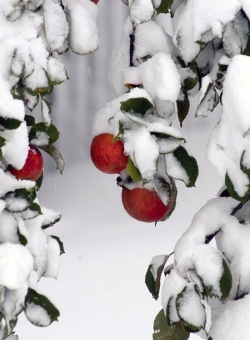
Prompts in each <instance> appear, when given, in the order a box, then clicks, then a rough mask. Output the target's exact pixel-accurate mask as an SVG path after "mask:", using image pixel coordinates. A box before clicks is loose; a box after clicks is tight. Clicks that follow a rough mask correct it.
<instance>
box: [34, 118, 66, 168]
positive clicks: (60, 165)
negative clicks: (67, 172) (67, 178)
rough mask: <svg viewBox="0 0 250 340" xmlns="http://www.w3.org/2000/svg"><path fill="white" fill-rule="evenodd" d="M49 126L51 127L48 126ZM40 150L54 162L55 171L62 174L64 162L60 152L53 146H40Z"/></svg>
mask: <svg viewBox="0 0 250 340" xmlns="http://www.w3.org/2000/svg"><path fill="white" fill-rule="evenodd" d="M50 126H51V125H50ZM40 148H41V149H42V150H44V151H45V152H47V153H48V154H49V155H50V156H51V157H52V158H53V159H54V161H55V162H56V165H57V169H58V170H59V171H60V173H61V174H62V173H63V169H64V167H65V162H64V160H63V157H62V155H61V153H60V151H59V150H58V149H57V148H56V147H55V146H54V145H42V146H40Z"/></svg>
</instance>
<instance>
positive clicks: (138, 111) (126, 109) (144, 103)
mask: <svg viewBox="0 0 250 340" xmlns="http://www.w3.org/2000/svg"><path fill="white" fill-rule="evenodd" d="M152 107H153V104H152V103H151V102H150V101H149V100H148V99H146V98H143V97H142V98H130V99H128V100H126V101H125V102H121V108H120V109H121V111H122V112H123V113H124V114H125V113H130V114H133V115H138V116H144V115H145V114H146V112H147V111H148V110H149V109H151V108H152Z"/></svg>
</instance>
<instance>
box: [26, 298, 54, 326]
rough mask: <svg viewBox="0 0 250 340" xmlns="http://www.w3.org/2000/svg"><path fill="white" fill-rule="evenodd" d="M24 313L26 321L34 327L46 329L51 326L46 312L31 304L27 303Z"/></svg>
mask: <svg viewBox="0 0 250 340" xmlns="http://www.w3.org/2000/svg"><path fill="white" fill-rule="evenodd" d="M24 312H25V315H26V317H27V319H28V320H29V321H30V322H31V323H32V324H34V325H37V326H40V327H47V326H49V325H50V324H51V319H50V316H49V314H48V313H47V311H46V310H45V309H44V308H43V307H41V306H39V305H36V304H34V303H33V302H29V303H27V305H26V308H25V311H24Z"/></svg>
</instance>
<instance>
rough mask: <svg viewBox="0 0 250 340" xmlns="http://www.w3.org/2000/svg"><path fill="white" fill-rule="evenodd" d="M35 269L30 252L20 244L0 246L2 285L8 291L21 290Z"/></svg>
mask: <svg viewBox="0 0 250 340" xmlns="http://www.w3.org/2000/svg"><path fill="white" fill-rule="evenodd" d="M32 268H33V259H32V256H31V254H30V252H29V251H28V250H27V249H26V248H25V247H24V246H22V245H20V244H11V243H8V242H7V243H4V244H1V245H0V284H1V285H2V286H4V287H6V288H8V289H19V288H21V287H22V285H23V284H24V282H25V281H26V280H27V277H28V276H29V274H30V272H31V270H32Z"/></svg>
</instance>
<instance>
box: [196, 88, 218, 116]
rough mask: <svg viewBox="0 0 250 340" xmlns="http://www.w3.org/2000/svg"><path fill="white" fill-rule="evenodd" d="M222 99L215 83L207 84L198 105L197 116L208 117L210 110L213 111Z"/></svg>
mask: <svg viewBox="0 0 250 340" xmlns="http://www.w3.org/2000/svg"><path fill="white" fill-rule="evenodd" d="M219 102H220V99H219V96H218V93H217V91H216V89H215V86H214V84H213V83H209V84H207V88H206V91H205V92H204V94H203V96H202V97H201V99H200V103H199V105H198V107H197V111H196V117H199V116H203V117H206V116H207V114H208V111H210V112H212V111H213V110H214V109H215V108H216V106H217V105H218V104H219Z"/></svg>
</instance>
